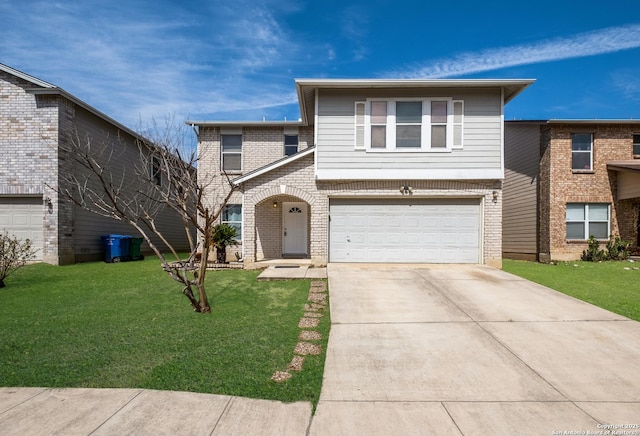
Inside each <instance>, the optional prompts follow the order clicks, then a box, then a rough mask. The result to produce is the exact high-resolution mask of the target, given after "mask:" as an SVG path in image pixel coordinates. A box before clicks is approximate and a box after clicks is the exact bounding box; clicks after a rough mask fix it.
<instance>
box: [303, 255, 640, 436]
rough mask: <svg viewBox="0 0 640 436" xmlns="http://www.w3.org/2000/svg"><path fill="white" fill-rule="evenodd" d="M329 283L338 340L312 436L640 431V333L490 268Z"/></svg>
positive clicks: (331, 349) (347, 268)
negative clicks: (625, 427)
mask: <svg viewBox="0 0 640 436" xmlns="http://www.w3.org/2000/svg"><path fill="white" fill-rule="evenodd" d="M328 275H329V290H330V305H331V318H332V328H331V335H330V338H329V346H328V353H327V361H326V365H325V375H324V384H323V387H322V393H321V397H320V402H319V404H318V408H317V410H316V414H315V416H314V418H313V421H312V424H311V428H310V435H313V436H320V435H369V436H371V435H390V434H398V435H400V434H402V435H408V434H416V435H417V434H425V435H427V434H446V435H455V434H458V435H459V434H463V435H506V434H523V435H552V434H588V432H589V431H591V432H593V433H591V434H597V432H598V431H601V430H602V431H604V430H606V429H605V428H604V427H603V426H604V425H625V424H626V425H631V426H634V425H640V323H638V322H636V321H632V320H629V319H627V318H624V317H622V316H619V315H615V314H613V313H611V312H608V311H605V310H602V309H600V308H597V307H595V306H592V305H589V304H587V303H583V302H581V301H578V300H575V299H573V298H570V297H567V296H565V295H563V294H559V293H557V292H555V291H552V290H550V289H548V288H545V287H542V286H539V285H536V284H534V283H531V282H529V281H526V280H523V279H520V278H518V277H515V276H513V275H510V274H507V273H504V272H502V271H499V270H495V269H492V268H488V267H481V266H424V267H412V266H405V267H384V266H380V265H368V266H367V265H361V266H354V265H341V264H331V265H329V267H328ZM620 429H622V427H620ZM628 430H630V431H633V432H635V433H629V434H636V435H640V427H635V428H630V429H628ZM565 431H566V432H572V431H573V432H585V433H564V432H565ZM554 432H560V433H554ZM603 434H606V433H603ZM610 434H615V433H610Z"/></svg>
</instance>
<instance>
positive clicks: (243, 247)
mask: <svg viewBox="0 0 640 436" xmlns="http://www.w3.org/2000/svg"><path fill="white" fill-rule="evenodd" d="M241 204H242V223H241V226H242V240H241V241H242V261H243V262H244V259H245V256H246V255H247V252H246V246H247V244H246V243H245V239H244V238H245V235H246V233H245V228H246V226H245V225H244V219H245V217H246V216H247V214H246V213H245V209H244V192H243V193H242V202H241ZM253 215H254V217H255V211H254V212H253ZM254 220H255V218H254ZM254 230H255V229H254ZM253 239H254V241H255V235H253Z"/></svg>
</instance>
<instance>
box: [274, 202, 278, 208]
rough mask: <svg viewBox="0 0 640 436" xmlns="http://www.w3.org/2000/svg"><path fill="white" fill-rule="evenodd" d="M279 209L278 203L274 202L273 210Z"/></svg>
mask: <svg viewBox="0 0 640 436" xmlns="http://www.w3.org/2000/svg"><path fill="white" fill-rule="evenodd" d="M277 207H278V202H277V201H274V202H273V208H274V209H276V208H277Z"/></svg>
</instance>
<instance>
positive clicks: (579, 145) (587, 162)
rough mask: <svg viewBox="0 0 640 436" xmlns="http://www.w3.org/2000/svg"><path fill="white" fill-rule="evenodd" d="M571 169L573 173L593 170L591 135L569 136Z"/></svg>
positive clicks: (576, 134)
mask: <svg viewBox="0 0 640 436" xmlns="http://www.w3.org/2000/svg"><path fill="white" fill-rule="evenodd" d="M571 169H572V170H573V171H591V170H592V169H593V134H591V133H573V134H571Z"/></svg>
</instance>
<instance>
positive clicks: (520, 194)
mask: <svg viewBox="0 0 640 436" xmlns="http://www.w3.org/2000/svg"><path fill="white" fill-rule="evenodd" d="M638 158H640V120H549V121H508V122H506V123H505V182H504V211H503V221H504V222H503V238H502V239H503V253H504V256H505V257H510V258H525V259H537V260H540V261H542V262H548V261H551V260H575V259H579V258H580V256H581V254H582V252H583V251H584V250H585V249H586V248H587V239H588V238H589V236H590V235H594V236H595V237H596V238H597V239H599V240H601V241H602V242H603V244H604V242H605V241H606V240H608V239H609V236H610V235H614V236H620V237H621V238H622V239H624V240H627V241H630V242H631V243H632V244H633V245H640V240H639V233H638V228H639V226H640V223H639V221H638V217H639V215H638V209H639V208H640V160H638Z"/></svg>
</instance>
